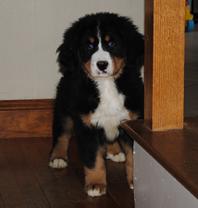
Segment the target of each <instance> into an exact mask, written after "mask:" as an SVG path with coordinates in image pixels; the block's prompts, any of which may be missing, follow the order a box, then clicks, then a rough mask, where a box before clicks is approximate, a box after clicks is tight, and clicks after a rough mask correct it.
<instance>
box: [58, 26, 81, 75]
mask: <svg viewBox="0 0 198 208" xmlns="http://www.w3.org/2000/svg"><path fill="white" fill-rule="evenodd" d="M75 36H76V34H75V33H74V32H73V29H72V28H69V29H68V30H67V31H66V32H65V34H64V39H63V43H62V44H61V45H60V46H59V47H58V49H57V53H58V58H57V62H58V64H59V67H60V68H59V71H60V72H61V73H62V74H63V75H65V74H66V73H72V72H74V71H75V70H76V69H77V65H78V57H77V40H76V38H75Z"/></svg>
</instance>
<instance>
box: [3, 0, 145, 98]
mask: <svg viewBox="0 0 198 208" xmlns="http://www.w3.org/2000/svg"><path fill="white" fill-rule="evenodd" d="M99 11H111V12H116V13H119V14H122V15H126V16H129V17H131V18H133V20H134V22H135V24H137V25H138V26H139V27H140V31H141V32H142V31H143V15H144V0H56V1H55V0H17V1H14V0H0V100H10V99H11V100H12V99H39V98H53V97H54V94H55V87H56V84H57V81H58V78H59V76H60V75H59V73H58V67H57V64H56V53H55V51H56V48H57V47H58V45H59V44H60V43H61V41H62V34H63V32H64V30H65V28H67V27H68V26H69V25H70V23H71V22H73V21H74V20H76V19H77V18H78V17H80V16H82V15H85V14H87V13H93V12H99Z"/></svg>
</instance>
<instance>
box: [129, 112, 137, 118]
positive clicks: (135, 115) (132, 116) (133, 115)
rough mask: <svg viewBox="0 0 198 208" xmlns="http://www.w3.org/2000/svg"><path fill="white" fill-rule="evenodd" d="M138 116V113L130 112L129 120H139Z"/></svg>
mask: <svg viewBox="0 0 198 208" xmlns="http://www.w3.org/2000/svg"><path fill="white" fill-rule="evenodd" d="M138 117H139V116H138V114H137V113H136V112H132V111H129V118H130V119H131V120H137V119H138Z"/></svg>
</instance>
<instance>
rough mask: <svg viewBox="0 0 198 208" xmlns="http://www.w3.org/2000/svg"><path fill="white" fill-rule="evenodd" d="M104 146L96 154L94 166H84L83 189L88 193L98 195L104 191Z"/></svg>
mask: <svg viewBox="0 0 198 208" xmlns="http://www.w3.org/2000/svg"><path fill="white" fill-rule="evenodd" d="M104 154H105V150H104V148H100V149H99V150H98V152H97V155H96V162H95V166H94V168H91V169H90V168H87V167H85V168H84V169H85V189H86V192H87V194H88V195H90V196H92V197H94V196H100V195H103V194H105V193H106V168H105V163H104Z"/></svg>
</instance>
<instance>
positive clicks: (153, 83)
mask: <svg viewBox="0 0 198 208" xmlns="http://www.w3.org/2000/svg"><path fill="white" fill-rule="evenodd" d="M184 29H185V0H145V121H148V123H149V126H150V128H151V129H152V130H153V131H159V130H167V129H181V128H183V111H184Z"/></svg>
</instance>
